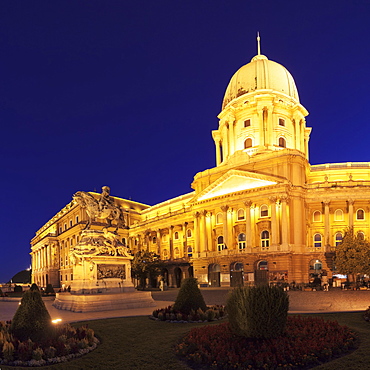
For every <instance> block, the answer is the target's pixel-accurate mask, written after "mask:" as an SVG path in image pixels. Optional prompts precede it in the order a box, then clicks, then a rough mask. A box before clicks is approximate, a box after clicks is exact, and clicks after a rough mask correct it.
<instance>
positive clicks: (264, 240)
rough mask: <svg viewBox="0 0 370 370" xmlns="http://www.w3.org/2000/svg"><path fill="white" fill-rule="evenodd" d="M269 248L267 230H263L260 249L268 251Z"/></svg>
mask: <svg viewBox="0 0 370 370" xmlns="http://www.w3.org/2000/svg"><path fill="white" fill-rule="evenodd" d="M269 246H270V233H269V232H268V231H267V230H263V231H262V233H261V247H262V249H268V248H269Z"/></svg>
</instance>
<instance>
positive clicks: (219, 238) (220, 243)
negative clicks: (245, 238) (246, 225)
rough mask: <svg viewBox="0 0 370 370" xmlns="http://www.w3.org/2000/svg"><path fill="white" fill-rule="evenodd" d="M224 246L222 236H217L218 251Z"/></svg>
mask: <svg viewBox="0 0 370 370" xmlns="http://www.w3.org/2000/svg"><path fill="white" fill-rule="evenodd" d="M225 248H226V247H225V244H224V237H223V236H222V235H221V236H219V237H218V238H217V250H218V251H222V250H224V249H225Z"/></svg>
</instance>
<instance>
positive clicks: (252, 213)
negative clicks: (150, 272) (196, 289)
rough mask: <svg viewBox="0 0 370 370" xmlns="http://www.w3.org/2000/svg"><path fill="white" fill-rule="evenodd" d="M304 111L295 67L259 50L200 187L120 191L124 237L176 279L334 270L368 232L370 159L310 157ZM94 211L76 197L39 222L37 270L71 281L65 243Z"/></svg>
mask: <svg viewBox="0 0 370 370" xmlns="http://www.w3.org/2000/svg"><path fill="white" fill-rule="evenodd" d="M307 115H308V112H307V110H306V109H305V108H304V107H303V106H302V105H301V104H300V101H299V96H298V90H297V88H296V86H295V83H294V79H293V77H292V76H291V75H290V73H289V72H288V71H287V70H286V69H285V68H284V67H283V66H282V65H280V64H278V63H276V62H273V61H270V60H269V59H267V57H265V56H263V55H261V54H258V55H257V56H255V57H254V58H253V59H252V60H251V62H250V63H248V64H246V65H245V66H243V67H241V68H240V69H239V70H238V71H237V72H236V73H235V75H234V76H233V77H232V78H231V81H230V83H229V85H228V87H227V89H226V93H225V98H224V101H223V104H222V111H221V113H220V114H219V116H218V117H219V127H218V129H217V130H214V131H213V132H212V137H213V139H214V142H215V151H216V155H215V157H216V167H214V168H210V169H207V170H205V171H203V172H199V173H197V174H196V175H195V177H194V181H193V183H192V188H193V189H194V191H193V192H191V193H188V194H185V195H182V196H179V197H177V198H174V199H170V200H168V201H166V202H163V203H160V204H156V205H154V206H147V205H143V204H140V203H136V202H132V201H128V200H123V199H120V198H115V199H116V201H118V202H120V203H121V204H122V207H123V208H124V209H126V218H127V222H126V225H128V228H127V229H124V230H122V229H119V231H118V233H119V237H120V238H125V243H127V245H128V246H129V249H130V250H131V252H136V251H138V250H141V249H146V250H150V251H153V252H155V253H157V254H159V255H160V256H161V258H162V259H163V260H165V261H167V268H166V269H165V270H164V275H165V278H166V280H167V282H168V284H169V285H170V286H178V285H179V284H180V282H181V280H182V279H183V278H185V277H187V276H189V275H194V276H195V277H196V278H198V281H199V283H200V284H204V285H210V286H235V285H239V284H249V283H254V282H256V281H275V282H279V281H280V282H282V281H285V282H293V281H294V282H295V283H300V282H308V281H309V279H310V278H311V277H312V276H314V275H317V274H323V275H327V276H328V278H330V277H331V275H332V274H333V267H334V266H333V252H334V251H335V246H336V245H337V244H338V243H340V241H341V239H342V237H343V235H344V232H345V230H346V228H348V227H353V228H354V231H355V233H360V234H361V235H362V236H363V237H364V238H368V237H369V236H370V235H369V232H370V230H369V227H370V209H369V204H370V163H369V162H365V163H337V164H323V165H314V166H311V165H310V163H309V161H308V160H309V150H308V143H309V137H310V133H311V128H309V127H307V126H306V119H305V117H306V116H307ZM85 223H86V215H85V214H84V211H83V210H82V209H81V208H80V207H79V206H78V205H77V204H74V203H73V202H72V203H70V204H68V205H67V206H66V207H65V208H63V210H62V211H60V212H59V213H58V214H57V215H56V216H54V218H53V219H52V220H50V221H49V222H48V223H47V224H46V225H44V226H43V227H42V228H41V229H40V230H39V231H38V232H37V233H36V236H35V238H34V239H33V240H32V243H31V244H32V252H31V255H32V270H33V281H35V282H37V283H39V284H40V285H46V283H47V282H52V284H53V285H57V286H58V284H66V285H69V284H72V283H73V281H72V280H71V279H70V276H69V275H68V274H69V273H70V272H69V265H68V263H67V262H68V260H67V259H68V258H67V256H68V248H69V247H70V245H73V243H75V242H76V240H78V238H79V235H80V233H81V230H82V228H83V226H84V225H85Z"/></svg>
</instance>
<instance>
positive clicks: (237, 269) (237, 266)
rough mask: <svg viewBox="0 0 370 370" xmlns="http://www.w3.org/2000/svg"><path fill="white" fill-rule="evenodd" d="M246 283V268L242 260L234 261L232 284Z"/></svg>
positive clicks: (232, 265)
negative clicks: (244, 268)
mask: <svg viewBox="0 0 370 370" xmlns="http://www.w3.org/2000/svg"><path fill="white" fill-rule="evenodd" d="M243 285H244V270H243V263H242V262H234V263H232V264H231V265H230V286H231V287H237V286H243Z"/></svg>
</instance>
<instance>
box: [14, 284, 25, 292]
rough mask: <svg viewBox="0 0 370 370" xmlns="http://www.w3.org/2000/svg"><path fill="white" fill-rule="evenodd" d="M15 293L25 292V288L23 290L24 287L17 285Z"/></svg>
mask: <svg viewBox="0 0 370 370" xmlns="http://www.w3.org/2000/svg"><path fill="white" fill-rule="evenodd" d="M14 292H16V293H21V292H23V288H22V286H21V285H15V286H14Z"/></svg>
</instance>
